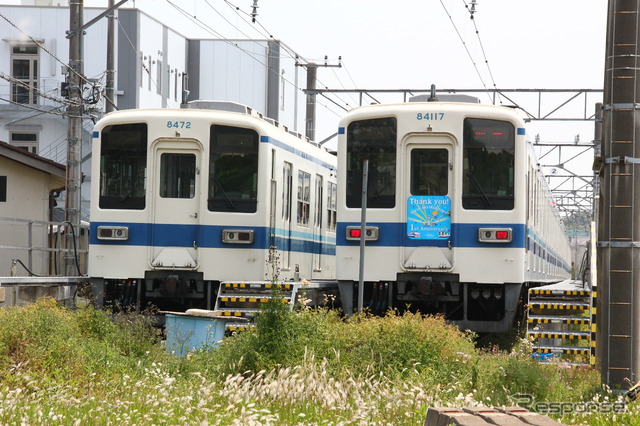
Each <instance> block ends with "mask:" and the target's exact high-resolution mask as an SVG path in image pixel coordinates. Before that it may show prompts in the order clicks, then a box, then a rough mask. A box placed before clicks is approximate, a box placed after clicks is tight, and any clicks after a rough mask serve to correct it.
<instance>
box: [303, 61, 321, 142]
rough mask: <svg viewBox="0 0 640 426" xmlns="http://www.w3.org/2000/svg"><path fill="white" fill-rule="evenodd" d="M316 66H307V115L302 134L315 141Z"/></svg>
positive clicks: (311, 64)
mask: <svg viewBox="0 0 640 426" xmlns="http://www.w3.org/2000/svg"><path fill="white" fill-rule="evenodd" d="M317 75H318V64H314V63H313V62H310V63H308V64H307V115H306V118H305V127H304V134H305V136H306V137H308V138H309V140H311V141H313V140H315V139H316V93H315V90H316V76H317Z"/></svg>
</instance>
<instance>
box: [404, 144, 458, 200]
mask: <svg viewBox="0 0 640 426" xmlns="http://www.w3.org/2000/svg"><path fill="white" fill-rule="evenodd" d="M448 193H449V152H448V151H447V150H446V149H444V148H426V149H423V148H415V149H413V150H412V151H411V195H447V194H448Z"/></svg>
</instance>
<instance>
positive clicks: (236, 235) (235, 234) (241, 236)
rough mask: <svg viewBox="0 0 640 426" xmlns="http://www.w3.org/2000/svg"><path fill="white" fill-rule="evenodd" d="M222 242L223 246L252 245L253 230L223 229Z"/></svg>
mask: <svg viewBox="0 0 640 426" xmlns="http://www.w3.org/2000/svg"><path fill="white" fill-rule="evenodd" d="M222 242H223V243H225V244H253V230H252V229H223V230H222Z"/></svg>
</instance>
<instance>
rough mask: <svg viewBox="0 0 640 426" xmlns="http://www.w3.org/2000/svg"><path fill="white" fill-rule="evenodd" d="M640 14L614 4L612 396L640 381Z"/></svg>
mask: <svg viewBox="0 0 640 426" xmlns="http://www.w3.org/2000/svg"><path fill="white" fill-rule="evenodd" d="M639 12H640V10H638V3H637V2H636V1H628V0H626V1H623V0H609V9H608V18H607V43H606V53H605V78H604V97H603V114H602V136H603V137H602V141H603V146H602V158H601V159H600V160H601V161H600V163H602V167H601V168H600V171H601V185H600V203H599V207H600V208H599V211H598V216H599V220H598V243H597V246H598V247H597V252H598V262H597V264H598V299H597V300H598V306H597V313H598V314H597V316H596V318H597V336H598V337H597V345H596V352H597V355H598V358H599V362H600V369H601V377H602V381H603V383H605V384H608V385H609V386H611V387H612V388H616V387H622V386H623V384H624V382H625V380H630V381H631V382H633V383H635V382H637V381H638V380H640V262H639V261H638V254H640V251H639V250H640V217H639V216H638V215H639V212H640V135H639V134H638V132H637V130H636V129H637V128H638V126H639V125H640V86H639V84H640V79H639V77H640V75H639V72H640V69H639V68H638V63H637V58H638V55H639V53H640V52H639V46H638V37H640V15H639Z"/></svg>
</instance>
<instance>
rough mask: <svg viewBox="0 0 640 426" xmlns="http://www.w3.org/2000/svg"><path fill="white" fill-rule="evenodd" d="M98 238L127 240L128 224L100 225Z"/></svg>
mask: <svg viewBox="0 0 640 426" xmlns="http://www.w3.org/2000/svg"><path fill="white" fill-rule="evenodd" d="M98 239H99V240H115V241H126V240H128V239H129V228H128V227H126V226H98Z"/></svg>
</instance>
